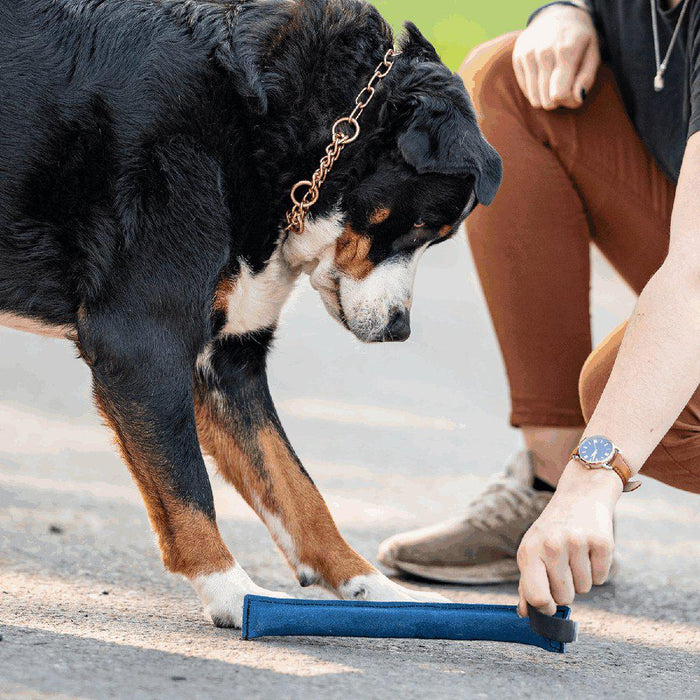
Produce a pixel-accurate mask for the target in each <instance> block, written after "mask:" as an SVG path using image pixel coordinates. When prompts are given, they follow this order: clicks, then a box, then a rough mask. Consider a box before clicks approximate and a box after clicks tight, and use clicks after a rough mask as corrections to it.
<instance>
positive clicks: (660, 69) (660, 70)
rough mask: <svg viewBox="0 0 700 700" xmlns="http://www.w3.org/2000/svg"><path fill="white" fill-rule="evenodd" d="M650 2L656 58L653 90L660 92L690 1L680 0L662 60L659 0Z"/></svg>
mask: <svg viewBox="0 0 700 700" xmlns="http://www.w3.org/2000/svg"><path fill="white" fill-rule="evenodd" d="M650 2H651V27H652V29H653V31H654V58H655V59H656V75H655V76H654V90H655V91H656V92H661V91H662V90H663V89H664V73H666V68H667V67H668V59H669V58H670V57H671V51H673V47H674V46H675V45H676V39H678V33H679V32H680V29H681V24H683V17H684V16H685V11H686V10H687V9H688V5H690V2H689V1H688V0H682V2H683V7H682V8H681V13H680V14H679V15H678V21H677V22H676V27H675V29H674V30H673V35H672V36H671V41H670V42H669V45H668V49H667V51H666V55H665V56H664V60H663V61H662V60H661V49H660V47H659V5H658V2H659V0H650Z"/></svg>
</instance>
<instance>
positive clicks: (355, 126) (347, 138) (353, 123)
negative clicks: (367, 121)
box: [333, 117, 360, 145]
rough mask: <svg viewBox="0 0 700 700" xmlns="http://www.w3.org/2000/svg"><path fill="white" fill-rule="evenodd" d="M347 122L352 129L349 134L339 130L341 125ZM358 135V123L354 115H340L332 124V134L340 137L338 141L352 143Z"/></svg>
mask: <svg viewBox="0 0 700 700" xmlns="http://www.w3.org/2000/svg"><path fill="white" fill-rule="evenodd" d="M343 124H349V125H350V126H351V127H352V128H353V130H354V131H352V132H351V134H350V135H348V134H346V133H345V132H344V131H341V130H340V127H341V125H343ZM359 135H360V123H359V122H358V121H357V119H355V118H354V117H341V118H340V119H338V120H337V121H336V122H335V124H333V136H335V137H337V138H339V139H340V143H342V144H343V145H346V144H348V143H352V142H353V141H355V139H357V137H358V136H359Z"/></svg>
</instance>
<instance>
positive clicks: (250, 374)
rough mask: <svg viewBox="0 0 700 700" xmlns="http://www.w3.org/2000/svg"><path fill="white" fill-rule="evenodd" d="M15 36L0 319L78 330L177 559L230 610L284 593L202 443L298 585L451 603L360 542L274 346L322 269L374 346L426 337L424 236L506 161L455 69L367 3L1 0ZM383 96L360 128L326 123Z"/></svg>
mask: <svg viewBox="0 0 700 700" xmlns="http://www.w3.org/2000/svg"><path fill="white" fill-rule="evenodd" d="M0 38H1V39H2V40H1V41H0V65H2V66H3V70H2V71H1V72H0V94H1V95H2V107H1V108H0V323H2V325H6V326H10V327H15V328H21V329H24V330H28V331H32V332H38V333H44V334H49V335H54V336H61V337H64V338H66V339H68V340H70V341H71V342H73V343H75V345H76V347H77V349H78V352H79V355H80V357H81V358H82V359H83V360H84V361H85V362H86V363H87V364H88V366H89V367H90V370H91V373H92V379H93V393H94V400H95V403H96V406H97V408H98V410H99V412H100V413H101V415H102V416H103V418H104V420H105V422H106V423H107V424H108V426H109V427H111V429H112V430H113V432H114V435H115V436H116V441H117V444H118V446H119V448H120V450H121V453H122V455H123V458H124V461H125V462H126V464H127V465H128V467H129V470H130V472H131V474H132V476H133V478H134V480H135V481H136V484H137V485H138V487H139V489H140V492H141V494H142V496H143V499H144V501H145V504H146V507H147V511H148V515H149V518H150V521H151V523H152V526H153V529H154V530H155V533H156V535H157V539H158V542H159V546H160V550H161V553H162V559H163V563H164V565H165V567H166V568H167V569H168V570H169V571H171V572H174V573H176V574H181V575H183V576H185V577H186V578H187V579H188V580H189V581H190V582H191V584H192V585H193V587H194V589H195V591H196V592H197V593H198V595H199V596H200V598H201V600H202V602H203V605H204V607H205V609H206V611H207V612H208V614H209V616H210V617H211V619H212V620H213V622H214V624H215V625H217V626H222V627H235V626H240V624H241V617H242V601H243V597H244V595H245V594H247V593H269V592H267V591H264V590H263V589H262V588H260V587H259V586H257V585H256V584H254V583H253V582H252V581H251V579H250V578H249V577H248V576H247V574H246V573H245V571H244V570H243V569H242V568H241V566H240V564H239V563H238V562H237V561H236V560H235V559H234V557H233V555H232V554H231V553H230V551H229V550H228V548H227V547H226V545H225V544H224V542H223V541H222V538H221V536H220V534H219V531H218V528H217V525H216V518H215V512H214V503H213V499H212V490H211V486H210V483H209V479H208V476H207V471H206V468H205V463H204V460H203V456H202V455H203V453H205V454H208V455H210V456H211V457H212V458H213V460H214V462H215V464H216V466H217V469H218V470H219V471H220V473H221V474H222V475H223V477H224V479H226V480H227V481H228V482H229V483H231V484H232V485H233V486H234V487H235V488H236V489H237V490H238V491H239V492H240V494H241V495H242V496H243V498H244V499H245V500H246V501H247V502H248V504H249V505H250V506H251V507H252V508H253V509H254V510H255V511H256V512H257V513H258V515H259V516H260V517H261V519H262V520H263V521H264V522H265V524H266V525H267V527H268V529H269V530H270V533H271V535H272V537H273V539H274V541H275V542H276V544H277V545H278V546H279V548H280V550H281V551H282V553H283V555H284V556H285V558H286V560H287V561H288V563H289V565H290V566H291V568H292V569H293V571H294V573H295V574H296V577H297V579H298V581H299V583H300V584H301V585H302V586H309V585H312V584H318V585H321V586H324V587H326V588H327V589H329V590H330V591H332V592H333V593H335V594H336V595H337V596H339V597H340V598H344V599H353V598H362V599H366V600H421V601H422V600H434V599H435V596H434V595H431V594H427V593H421V592H417V591H413V590H408V589H406V588H402V587H400V586H399V585H398V584H396V583H395V582H393V581H391V580H389V579H388V578H387V577H385V576H384V575H383V574H382V573H380V572H379V571H378V570H377V569H376V568H375V567H374V566H372V565H371V564H370V563H369V562H368V561H367V560H365V559H364V558H363V557H362V556H360V555H359V554H358V553H356V552H355V551H353V549H352V548H351V547H350V546H349V545H348V544H347V543H346V542H345V540H344V539H343V538H342V536H341V535H340V533H339V532H338V529H337V528H336V526H335V524H334V522H333V520H332V518H331V515H330V513H329V511H328V509H327V507H326V505H325V503H324V501H323V499H322V497H321V495H320V494H319V492H318V491H317V489H316V487H315V486H314V483H313V481H312V480H311V478H310V476H309V475H308V474H307V472H306V471H305V470H304V467H303V466H302V464H301V463H300V461H299V459H298V458H297V456H296V454H295V453H294V450H293V449H292V447H291V445H290V443H289V441H288V439H287V437H286V435H285V433H284V430H283V428H282V425H281V424H280V420H279V418H278V415H277V413H276V411H275V407H274V404H273V401H272V398H271V396H270V391H269V388H268V384H267V379H266V369H265V364H266V357H267V354H268V351H269V350H270V346H271V343H272V340H273V335H274V333H275V328H276V326H277V322H278V318H279V314H280V310H281V308H282V306H283V305H284V303H285V300H286V299H287V298H288V296H289V294H290V292H291V290H292V288H293V286H294V284H295V282H296V281H297V279H298V278H299V277H301V276H302V275H304V274H306V275H308V276H309V277H310V282H311V285H312V286H313V287H314V288H315V289H316V290H318V292H319V294H320V296H321V298H322V300H323V303H324V305H325V307H326V309H327V310H328V312H329V313H330V315H331V316H332V317H333V318H334V319H336V320H337V321H339V322H340V323H341V324H342V325H343V326H345V327H346V328H347V329H348V330H349V331H351V333H353V334H354V335H355V336H356V337H357V338H359V339H360V340H361V341H364V342H380V341H401V340H405V339H406V338H407V337H408V335H409V332H410V319H409V312H410V306H411V298H412V285H413V277H414V273H415V269H416V265H417V263H418V260H419V258H420V256H421V254H422V253H423V252H424V251H425V249H426V248H427V247H429V246H431V245H435V244H437V243H439V242H441V241H444V240H446V239H447V238H449V237H450V236H452V235H453V234H454V233H455V231H456V230H457V228H458V226H459V225H460V223H461V222H462V221H463V219H464V218H465V217H466V216H467V215H468V213H469V212H470V211H471V209H472V208H473V207H474V206H476V205H477V204H482V205H486V204H489V203H490V202H491V200H492V199H493V197H494V195H495V193H496V190H497V188H498V186H499V182H500V177H501V162H500V159H499V157H498V155H497V153H496V152H495V151H494V150H493V148H492V147H491V146H490V145H489V144H488V143H487V142H486V141H485V139H484V138H483V136H482V135H481V133H480V131H479V129H478V126H477V122H476V117H475V114H474V110H473V107H472V105H471V102H470V100H469V97H468V95H467V93H466V91H465V89H464V86H463V84H462V82H461V81H460V80H459V78H458V77H457V76H456V75H454V74H453V73H451V72H450V71H449V70H448V69H447V68H446V67H445V66H444V65H443V64H442V63H441V61H440V59H439V57H438V55H437V53H436V52H435V49H434V48H433V46H432V45H431V44H430V43H429V42H428V41H427V40H426V39H425V38H424V37H423V36H422V35H421V33H420V32H419V31H418V29H417V28H416V27H415V26H414V25H413V24H410V23H407V24H406V25H405V31H404V33H403V35H402V36H401V38H400V40H399V45H398V50H397V51H396V52H395V53H394V54H392V51H391V49H392V46H393V43H394V40H393V36H392V32H391V29H390V27H389V25H388V24H387V23H386V22H385V21H384V20H383V19H382V17H381V15H380V14H379V13H378V11H377V10H376V9H375V8H374V7H372V6H371V5H369V4H366V3H364V2H361V1H360V0H230V1H228V2H225V1H221V2H209V1H204V0H202V1H199V0H109V2H105V1H104V0H0ZM388 57H391V58H388ZM378 66H379V67H380V68H379V72H381V74H382V75H381V76H380V77H379V78H378V79H376V82H375V83H374V85H373V87H372V90H369V89H367V88H365V89H364V90H363V88H364V87H365V86H366V85H367V84H368V81H369V79H370V77H371V76H372V74H373V71H374V70H375V68H376V67H378ZM382 66H385V68H383V69H382V68H381V67H382ZM387 66H388V67H389V68H390V70H389V71H387V69H386V67H387ZM370 92H371V93H372V99H371V100H370V101H368V104H367V105H366V107H365V108H364V113H363V114H362V115H361V117H360V118H358V120H357V124H358V129H359V127H360V126H361V132H360V133H359V134H353V135H352V136H353V137H354V136H357V138H352V137H351V135H350V133H349V132H347V131H345V130H344V128H341V127H335V128H334V129H333V130H332V125H333V124H334V123H335V122H336V120H338V119H339V118H341V117H343V115H347V114H348V112H349V111H350V109H351V108H352V107H353V105H354V104H356V103H360V102H362V103H364V102H365V101H366V98H367V97H368V96H369V93H370ZM354 101H355V102H354ZM343 123H344V124H345V126H347V125H350V126H351V127H352V122H349V121H347V120H346V121H345V122H343ZM331 133H337V134H339V138H338V140H339V141H341V142H342V148H341V149H340V150H341V151H342V152H341V153H339V154H338V155H337V158H336V159H335V161H334V163H333V167H332V169H331V171H330V172H327V173H326V177H325V179H324V181H323V182H321V183H320V184H321V185H322V186H320V187H318V188H317V191H316V192H315V193H312V194H315V197H317V199H316V201H314V202H313V206H309V207H307V208H306V209H305V210H304V212H303V217H302V218H303V221H302V227H303V232H299V231H298V230H296V231H295V230H293V228H292V227H290V225H289V223H288V222H289V217H288V216H287V213H288V211H289V210H290V209H291V208H292V201H291V200H290V192H292V189H293V187H294V185H295V183H297V182H299V181H303V180H308V179H309V178H310V177H311V174H312V173H313V172H314V171H315V169H316V168H317V167H318V165H319V160H320V158H321V157H323V155H324V153H327V151H326V150H325V149H326V147H327V144H328V142H329V140H330V135H331ZM317 184H318V183H317ZM307 187H308V185H307ZM309 199H310V200H313V199H314V197H313V196H312V197H310V198H309ZM438 598H440V599H441V597H439V596H438Z"/></svg>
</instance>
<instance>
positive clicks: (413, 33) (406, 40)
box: [399, 22, 440, 63]
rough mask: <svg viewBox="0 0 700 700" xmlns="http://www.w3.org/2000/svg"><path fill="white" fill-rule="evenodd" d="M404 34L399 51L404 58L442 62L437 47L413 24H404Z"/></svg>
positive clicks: (400, 40)
mask: <svg viewBox="0 0 700 700" xmlns="http://www.w3.org/2000/svg"><path fill="white" fill-rule="evenodd" d="M403 28H404V33H403V34H402V35H401V37H400V38H399V50H400V51H401V53H402V54H403V56H404V58H408V59H411V58H422V59H423V60H426V61H436V62H438V63H439V62H440V57H439V56H438V54H437V51H435V47H434V46H433V45H432V44H431V43H430V42H429V41H428V40H427V39H426V38H425V37H424V36H423V34H422V33H421V31H420V29H418V27H416V25H415V24H413V22H404V23H403Z"/></svg>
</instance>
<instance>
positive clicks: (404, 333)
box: [382, 308, 411, 342]
mask: <svg viewBox="0 0 700 700" xmlns="http://www.w3.org/2000/svg"><path fill="white" fill-rule="evenodd" d="M409 335H411V312H410V311H409V310H408V309H406V308H400V309H395V310H394V311H393V312H392V313H391V315H390V317H389V323H387V324H386V327H385V328H384V333H383V334H382V340H383V341H385V342H386V341H389V342H392V341H398V342H402V341H404V340H406V339H407V338H408V336H409Z"/></svg>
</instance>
